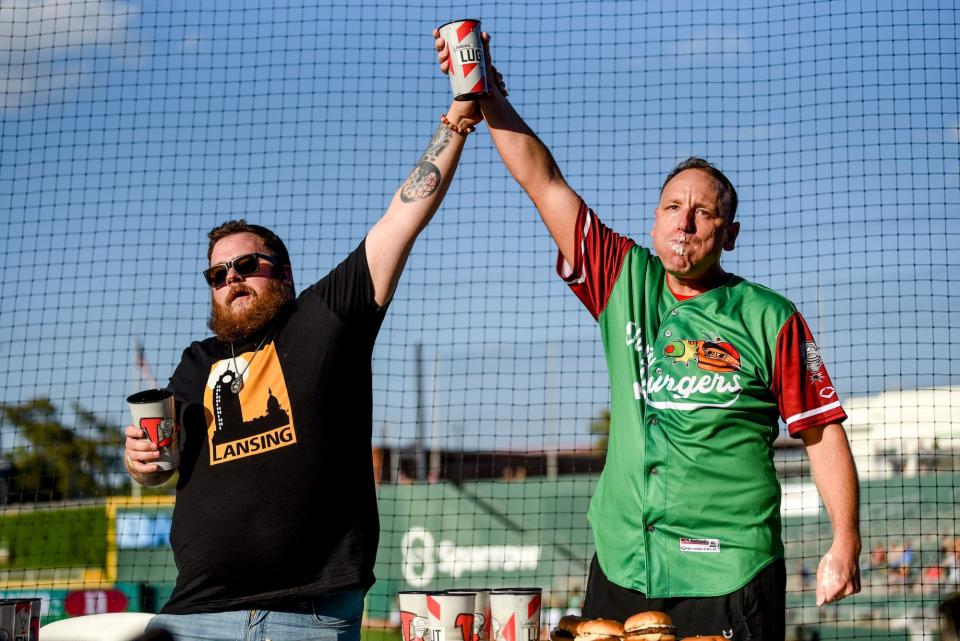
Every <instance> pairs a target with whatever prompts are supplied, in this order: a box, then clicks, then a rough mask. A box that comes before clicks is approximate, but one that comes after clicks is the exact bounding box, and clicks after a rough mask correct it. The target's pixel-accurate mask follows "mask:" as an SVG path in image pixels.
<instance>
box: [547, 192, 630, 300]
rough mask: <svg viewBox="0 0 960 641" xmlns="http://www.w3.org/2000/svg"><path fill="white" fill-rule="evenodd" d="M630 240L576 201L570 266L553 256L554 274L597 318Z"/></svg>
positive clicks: (615, 280) (582, 203) (614, 280)
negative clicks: (572, 260) (577, 210)
mask: <svg viewBox="0 0 960 641" xmlns="http://www.w3.org/2000/svg"><path fill="white" fill-rule="evenodd" d="M631 247H633V241H632V240H630V239H629V238H626V237H625V236H621V235H620V234H618V233H616V232H614V231H613V230H612V229H610V228H609V227H607V226H606V225H604V224H603V223H601V222H600V219H599V218H597V215H596V214H595V213H593V210H592V209H590V208H589V207H587V205H586V203H584V202H583V201H582V200H581V201H580V211H579V212H578V213H577V222H576V236H575V241H574V251H575V252H576V257H575V258H574V263H573V265H569V264H568V263H567V261H565V260H564V258H563V254H558V255H557V274H559V275H560V277H561V278H562V279H563V280H564V281H565V282H566V283H567V285H569V286H570V289H572V290H573V293H574V294H576V295H577V298H579V299H580V301H581V302H583V304H584V305H585V306H586V308H587V309H588V310H589V311H590V313H591V314H592V315H593V317H594V318H595V319H596V318H599V317H600V313H601V312H602V311H603V310H604V308H605V307H606V306H607V301H608V300H609V299H610V292H611V291H612V290H613V286H614V284H615V283H616V282H617V278H618V277H619V276H620V268H621V267H623V259H624V256H626V254H627V252H628V251H629V250H630V248H631Z"/></svg>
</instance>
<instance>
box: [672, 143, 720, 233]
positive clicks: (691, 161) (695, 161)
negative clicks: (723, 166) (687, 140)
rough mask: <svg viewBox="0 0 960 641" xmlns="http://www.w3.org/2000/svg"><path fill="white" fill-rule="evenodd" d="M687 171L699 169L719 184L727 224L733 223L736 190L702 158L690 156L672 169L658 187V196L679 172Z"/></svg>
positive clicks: (718, 171) (717, 170)
mask: <svg viewBox="0 0 960 641" xmlns="http://www.w3.org/2000/svg"><path fill="white" fill-rule="evenodd" d="M688 169H700V170H702V171H705V172H707V173H708V174H710V175H711V176H713V177H714V178H715V179H716V180H717V182H718V183H720V202H721V204H722V205H723V208H724V209H725V210H726V212H725V213H726V214H727V222H731V223H732V222H733V218H734V217H735V216H736V215H737V190H736V189H734V188H733V183H732V182H730V179H729V178H727V177H726V176H724V175H723V172H722V171H720V170H719V169H717V168H716V167H714V166H713V165H711V164H710V163H709V162H707V161H706V160H704V159H703V158H697V157H696V156H690V157H689V158H687V159H686V160H684V161H683V162H682V163H680V164H679V165H677V166H676V167H674V168H673V171H671V172H670V175H668V176H667V179H666V180H664V181H663V185H662V186H661V187H660V194H661V195H662V194H663V190H664V189H666V188H667V183H668V182H670V181H671V180H673V179H674V178H675V177H676V176H677V174H679V173H680V172H681V171H686V170H688Z"/></svg>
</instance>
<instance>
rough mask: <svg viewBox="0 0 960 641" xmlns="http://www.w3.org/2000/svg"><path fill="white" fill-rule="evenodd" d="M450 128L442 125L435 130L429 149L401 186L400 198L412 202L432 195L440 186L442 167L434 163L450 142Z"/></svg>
mask: <svg viewBox="0 0 960 641" xmlns="http://www.w3.org/2000/svg"><path fill="white" fill-rule="evenodd" d="M450 137H451V133H450V130H449V129H447V128H446V127H444V126H443V125H440V126H439V127H437V130H436V131H435V132H433V138H431V139H430V144H429V145H427V150H426V151H424V152H423V156H421V157H420V162H418V163H417V166H416V167H414V168H413V171H411V172H410V175H409V176H408V177H407V179H406V181H404V183H403V186H402V187H401V188H400V200H402V201H403V202H405V203H412V202H416V201H418V200H423V199H424V198H427V197H429V196H432V195H433V193H434V192H435V191H437V189H438V188H439V187H440V179H441V176H440V169H439V168H438V167H437V166H436V165H435V164H433V162H431V161H434V160H436V159H437V158H438V157H439V156H440V153H441V152H442V151H443V150H444V149H446V148H447V145H449V144H450Z"/></svg>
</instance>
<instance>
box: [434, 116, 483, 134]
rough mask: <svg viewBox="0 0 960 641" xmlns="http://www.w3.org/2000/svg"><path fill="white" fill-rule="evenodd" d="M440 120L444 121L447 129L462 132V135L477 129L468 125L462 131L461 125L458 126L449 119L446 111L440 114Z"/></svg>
mask: <svg viewBox="0 0 960 641" xmlns="http://www.w3.org/2000/svg"><path fill="white" fill-rule="evenodd" d="M440 122H441V123H443V126H444V127H446V128H447V129H449V130H450V131H452V132H453V133H455V134H460V135H461V136H466V135H467V134H472V133H473V132H474V131H476V129H475V128H473V127H467V128H466V129H464V130H463V131H461V130H460V128H459V127H457V126H456V125H455V124H453V123H452V122H450V121H449V120H448V119H447V114H445V113H444V114H440Z"/></svg>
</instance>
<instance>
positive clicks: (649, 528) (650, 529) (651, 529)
mask: <svg viewBox="0 0 960 641" xmlns="http://www.w3.org/2000/svg"><path fill="white" fill-rule="evenodd" d="M654 529H655V528H654V527H653V526H652V525H648V526H647V532H653V530H654Z"/></svg>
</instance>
